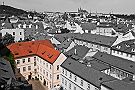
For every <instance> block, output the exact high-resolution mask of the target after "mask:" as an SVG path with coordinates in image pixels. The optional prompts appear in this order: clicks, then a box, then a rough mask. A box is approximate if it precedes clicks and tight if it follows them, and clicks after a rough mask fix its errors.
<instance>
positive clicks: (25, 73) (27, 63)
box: [15, 56, 36, 79]
mask: <svg viewBox="0 0 135 90" xmlns="http://www.w3.org/2000/svg"><path fill="white" fill-rule="evenodd" d="M34 57H36V56H30V57H25V58H19V59H15V62H16V66H17V69H18V70H17V72H16V76H17V77H21V75H20V74H19V71H20V73H21V74H22V76H24V77H25V79H28V76H29V75H30V73H32V78H35V69H36V66H34V62H35V61H36V60H34ZM28 58H29V61H28ZM23 60H25V62H23ZM18 61H19V62H20V63H18V64H17V62H18ZM28 67H30V68H31V69H30V70H28ZM24 68H26V70H25V71H24V70H23V69H24ZM19 69H20V70H19Z"/></svg>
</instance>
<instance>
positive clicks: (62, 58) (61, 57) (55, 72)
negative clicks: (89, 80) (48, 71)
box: [53, 53, 67, 88]
mask: <svg viewBox="0 0 135 90" xmlns="http://www.w3.org/2000/svg"><path fill="white" fill-rule="evenodd" d="M66 58H67V57H66V56H65V55H64V54H63V53H61V54H60V55H59V57H58V58H57V60H56V61H55V62H54V63H53V87H56V88H57V86H58V87H59V86H60V81H61V80H60V74H61V67H60V65H61V64H62V63H63V62H64V61H65V60H66ZM58 68H59V69H58ZM57 77H59V79H58V78H57Z"/></svg>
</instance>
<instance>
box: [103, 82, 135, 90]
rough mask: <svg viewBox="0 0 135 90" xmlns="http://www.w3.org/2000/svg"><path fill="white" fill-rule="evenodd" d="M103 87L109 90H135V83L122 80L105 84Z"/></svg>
mask: <svg viewBox="0 0 135 90" xmlns="http://www.w3.org/2000/svg"><path fill="white" fill-rule="evenodd" d="M102 85H103V86H105V87H107V88H109V90H135V82H132V83H126V82H124V81H121V80H114V81H110V82H104V83H103V84H102Z"/></svg>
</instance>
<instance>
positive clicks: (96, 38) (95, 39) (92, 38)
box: [75, 33, 117, 47]
mask: <svg viewBox="0 0 135 90" xmlns="http://www.w3.org/2000/svg"><path fill="white" fill-rule="evenodd" d="M75 39H78V40H82V41H85V42H90V43H95V44H99V45H105V46H109V47H111V46H112V45H113V43H114V42H115V41H116V39H117V37H109V36H102V35H96V34H90V33H84V34H80V35H78V36H75Z"/></svg>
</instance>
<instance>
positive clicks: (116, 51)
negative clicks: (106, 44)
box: [111, 39, 135, 62]
mask: <svg viewBox="0 0 135 90" xmlns="http://www.w3.org/2000/svg"><path fill="white" fill-rule="evenodd" d="M111 54H112V55H114V56H118V57H121V58H124V59H127V60H131V61H133V62H135V39H131V40H127V41H123V42H121V43H119V44H117V45H114V46H113V47H112V52H111Z"/></svg>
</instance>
